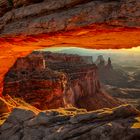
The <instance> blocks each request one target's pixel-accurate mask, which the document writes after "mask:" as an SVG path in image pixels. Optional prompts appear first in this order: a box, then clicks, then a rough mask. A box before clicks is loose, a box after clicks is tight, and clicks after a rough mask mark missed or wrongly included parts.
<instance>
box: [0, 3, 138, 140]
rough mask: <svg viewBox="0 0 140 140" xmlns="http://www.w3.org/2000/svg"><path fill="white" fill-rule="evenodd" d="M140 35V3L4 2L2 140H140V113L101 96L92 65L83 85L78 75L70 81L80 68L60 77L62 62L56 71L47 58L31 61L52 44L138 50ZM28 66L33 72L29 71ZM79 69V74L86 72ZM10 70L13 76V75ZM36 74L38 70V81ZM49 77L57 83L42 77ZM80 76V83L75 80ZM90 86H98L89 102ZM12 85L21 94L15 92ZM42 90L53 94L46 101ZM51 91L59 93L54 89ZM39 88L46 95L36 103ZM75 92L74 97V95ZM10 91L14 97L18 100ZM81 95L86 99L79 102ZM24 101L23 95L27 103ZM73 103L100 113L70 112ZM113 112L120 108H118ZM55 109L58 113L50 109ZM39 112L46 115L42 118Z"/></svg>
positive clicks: (0, 8)
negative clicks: (85, 90) (35, 51)
mask: <svg viewBox="0 0 140 140" xmlns="http://www.w3.org/2000/svg"><path fill="white" fill-rule="evenodd" d="M139 35H140V2H139V1H138V0H119V1H116V0H95V1H94V0H21V1H18V0H1V1H0V106H1V109H0V139H2V140H13V139H14V140H15V139H16V140H24V139H25V140H45V139H47V140H48V139H50V140H55V139H64V140H66V139H73V140H78V139H80V140H82V139H87V140H88V139H95V140H96V139H101V140H102V139H107V140H108V139H109V140H112V139H114V140H115V139H122V140H137V139H140V135H139V132H140V129H139V128H140V119H139V118H140V114H139V111H138V110H136V109H135V108H134V107H132V106H130V105H120V103H119V101H116V99H114V98H112V97H110V96H109V95H107V94H106V93H104V91H102V90H101V86H100V83H99V81H98V77H96V66H95V65H93V64H88V67H87V64H86V65H85V66H84V67H82V72H83V73H84V74H80V77H81V76H82V78H81V79H80V78H79V77H78V76H79V75H77V77H75V76H72V78H73V79H67V78H68V77H70V74H73V73H74V71H73V70H75V71H77V72H78V73H79V72H80V70H79V69H78V68H77V67H76V69H73V68H72V69H71V71H65V70H63V69H61V70H62V71H58V69H59V68H60V65H58V62H57V65H51V64H54V62H53V63H48V64H47V63H46V62H45V61H42V60H44V58H42V57H39V58H38V60H35V61H36V62H35V63H30V62H32V59H31V58H30V56H29V55H30V53H31V52H32V51H33V50H35V49H41V48H46V47H52V46H59V47H60V46H79V47H83V48H96V49H105V48H106V49H107V48H115V49H119V48H131V47H137V46H139V45H140V39H139ZM21 57H23V58H21ZM64 58H65V57H64ZM34 59H35V58H34ZM55 59H58V57H57V58H55ZM61 59H62V58H61ZM26 60H28V62H29V63H27V61H26ZM53 61H54V60H53ZM71 61H72V60H71ZM74 61H75V60H74ZM51 62H52V60H51ZM63 62H64V60H63ZM78 62H79V60H78ZM19 63H21V64H23V67H18V66H19V65H18V64H19ZM44 63H45V64H46V65H45V68H44ZM82 63H83V62H82ZM88 63H90V62H89V61H88ZM13 64H14V65H13ZM26 64H27V65H26ZM31 64H33V65H31ZM36 64H37V66H39V69H37V70H36V71H34V69H33V67H36ZM40 64H41V65H40ZM76 65H77V63H76ZM15 66H16V67H15ZM30 66H33V67H30ZM68 66H70V65H69V64H68V65H65V68H66V67H68ZM78 66H79V63H78ZM27 67H29V69H27V70H25V69H26V68H27ZM89 67H90V68H89ZM16 68H18V71H19V72H18V71H17V69H16ZM68 68H69V67H68ZM79 68H80V69H81V67H80V66H79ZM19 69H20V70H19ZM23 69H24V71H22V70H23ZM69 69H70V68H69ZM10 70H11V72H13V73H12V74H11V75H8V74H10ZM30 71H34V73H35V75H36V76H37V77H36V76H35V75H34V74H33V73H31V72H30ZM14 72H17V73H14ZM26 72H27V73H26ZM28 72H29V73H28ZM40 72H42V73H40ZM44 73H46V74H47V75H50V77H52V78H53V79H51V78H50V77H48V76H44ZM28 74H31V75H30V76H29V77H32V78H30V79H29V78H28ZM68 74H69V75H68ZM5 76H6V77H5ZM38 76H39V77H40V76H42V77H41V79H43V78H44V80H43V81H42V80H41V81H40V78H39V77H38ZM10 77H11V78H10ZM13 77H14V78H15V79H13ZM91 77H92V78H91ZM78 78H79V79H80V80H77V79H78ZM11 79H12V80H11ZM14 80H15V81H14ZM20 80H21V81H22V83H21V82H20ZM71 81H72V82H71ZM75 82H76V83H78V84H75ZM92 82H93V83H92ZM38 83H39V85H40V86H41V87H39V86H38ZM87 83H88V85H93V86H94V88H92V87H85V88H86V89H87V88H88V89H89V90H88V92H87V93H86V95H88V94H90V93H91V94H92V96H93V98H91V97H88V96H86V97H85V96H83V93H84V94H85V92H84V91H82V90H81V87H82V88H83V86H80V85H82V84H85V85H86V84H87ZM89 83H90V84H89ZM11 85H12V86H11ZM13 85H14V86H15V87H16V88H12V87H13ZM64 85H65V86H64ZM30 86H31V87H32V88H31V89H30V88H29V87H30ZM42 86H43V87H45V88H46V89H47V91H49V90H51V92H45V93H47V96H46V95H45V97H44V90H46V89H42ZM52 86H53V87H55V88H53V89H49V87H52ZM66 87H67V88H66ZM10 88H11V89H10ZM40 88H41V89H42V91H41V92H42V94H41V95H40V97H41V99H40V97H38V98H37V99H36V98H35V96H33V95H34V92H33V90H34V89H35V91H36V92H37V93H41V92H40ZM91 88H92V90H90V89H91ZM64 89H65V90H64ZM83 89H84V88H83ZM19 90H20V91H23V90H25V92H26V94H27V95H28V96H23V94H24V93H23V92H19ZM74 90H76V92H73V91H74ZM10 91H12V92H10ZM30 91H31V92H32V93H33V94H32V97H31V96H30V98H31V100H28V99H29V92H30ZM2 93H3V95H2ZM6 93H8V94H10V96H9V95H6ZM12 93H14V94H15V95H14V96H16V97H14V96H12V95H13V94H12ZM49 93H51V96H50V95H49ZM60 93H61V94H60ZM63 93H65V94H63ZM69 93H70V94H69ZM75 93H80V94H79V95H77V96H78V97H74V95H75ZM96 93H98V94H96ZM64 95H65V96H64ZM71 95H72V96H71ZM11 96H12V97H11ZM17 97H18V98H17ZM19 97H20V98H19ZM21 97H22V98H23V97H24V98H25V99H24V100H26V101H27V102H28V103H26V102H25V101H23V100H22V98H21ZM42 97H44V98H42ZM55 97H57V98H55ZM45 99H48V100H47V101H46V100H45ZM53 99H55V100H57V102H54V101H53ZM77 99H78V100H77ZM79 99H80V100H79ZM96 99H97V100H96ZM99 99H100V100H99ZM44 100H45V101H44ZM30 101H33V102H32V103H31V102H30ZM50 101H51V103H52V104H50ZM40 102H41V103H42V104H41V103H40ZM75 102H76V104H75ZM30 103H31V104H32V105H33V106H32V105H31V104H30ZM92 103H93V104H94V106H92ZM70 104H72V105H73V106H75V107H78V108H87V109H88V110H95V111H86V110H85V109H76V108H73V107H71V108H70V106H71V105H70ZM118 105H120V106H118ZM114 106H118V107H116V108H112V107H114ZM36 107H37V108H39V109H37V108H36ZM56 107H57V108H58V109H52V108H56ZM59 107H66V108H59ZM104 107H107V108H104ZM99 108H102V109H99ZM109 108H111V109H109ZM40 109H43V110H44V109H45V110H46V109H47V110H46V111H43V112H42V111H41V110H40ZM48 109H50V110H48ZM96 109H98V110H96ZM29 134H30V135H29Z"/></svg>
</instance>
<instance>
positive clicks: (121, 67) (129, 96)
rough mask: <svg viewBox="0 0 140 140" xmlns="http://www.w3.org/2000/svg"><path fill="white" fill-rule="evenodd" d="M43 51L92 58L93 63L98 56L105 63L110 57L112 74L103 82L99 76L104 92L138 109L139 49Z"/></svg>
mask: <svg viewBox="0 0 140 140" xmlns="http://www.w3.org/2000/svg"><path fill="white" fill-rule="evenodd" d="M45 51H52V52H57V53H66V54H78V55H83V56H92V58H93V63H95V62H96V60H97V58H98V56H100V55H102V56H103V58H104V60H105V63H107V59H108V57H110V58H111V62H112V66H113V71H112V74H110V75H109V74H108V75H107V76H108V78H107V77H105V78H106V79H107V80H106V79H105V80H103V78H102V77H103V76H100V80H101V82H102V83H103V86H104V88H105V90H106V91H107V92H108V93H110V94H111V95H112V96H114V97H117V98H119V99H121V100H123V101H125V102H127V103H131V104H133V105H134V106H136V107H137V108H138V109H140V47H138V48H132V49H121V50H114V49H113V50H111V49H109V50H96V49H95V50H94V49H84V48H77V47H71V48H70V47H66V48H64V47H62V48H57V47H56V48H50V49H45ZM109 73H110V72H109Z"/></svg>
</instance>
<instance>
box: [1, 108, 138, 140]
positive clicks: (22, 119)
mask: <svg viewBox="0 0 140 140" xmlns="http://www.w3.org/2000/svg"><path fill="white" fill-rule="evenodd" d="M139 115H140V112H139V111H137V110H135V109H134V108H133V107H131V106H130V105H122V106H119V107H117V108H114V109H112V110H111V109H107V108H104V109H100V110H96V111H91V112H87V111H86V110H84V109H76V108H66V109H63V108H60V109H56V110H55V109H54V110H47V111H44V112H40V113H39V114H35V113H34V112H32V111H30V110H25V109H20V108H15V109H14V110H13V112H12V113H11V114H10V115H9V117H8V119H7V120H6V121H5V123H4V124H3V125H2V126H1V127H0V139H1V140H69V139H70V140H84V139H86V140H112V139H114V140H119V139H121V140H136V138H137V139H139V138H140V133H139V132H140V129H139V128H134V127H133V125H134V123H139V122H137V121H136V120H135V117H136V116H139Z"/></svg>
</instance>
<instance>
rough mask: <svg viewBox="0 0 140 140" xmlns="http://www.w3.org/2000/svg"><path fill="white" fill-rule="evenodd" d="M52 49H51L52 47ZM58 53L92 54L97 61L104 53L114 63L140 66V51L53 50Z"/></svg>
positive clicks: (72, 48) (74, 48) (73, 48)
mask: <svg viewBox="0 0 140 140" xmlns="http://www.w3.org/2000/svg"><path fill="white" fill-rule="evenodd" d="M50 51H51V49H50ZM53 51H55V52H58V53H66V54H79V55H86V56H92V57H93V61H94V62H95V61H96V59H97V57H98V56H99V55H103V56H104V58H105V59H106V60H107V59H108V57H110V58H111V60H112V62H113V64H117V65H125V66H134V67H135V66H140V54H139V53H136V54H135V53H130V52H129V53H127V52H120V50H119V51H117V50H96V49H95V50H93V49H84V48H76V47H71V48H63V49H58V50H57V49H56V50H53Z"/></svg>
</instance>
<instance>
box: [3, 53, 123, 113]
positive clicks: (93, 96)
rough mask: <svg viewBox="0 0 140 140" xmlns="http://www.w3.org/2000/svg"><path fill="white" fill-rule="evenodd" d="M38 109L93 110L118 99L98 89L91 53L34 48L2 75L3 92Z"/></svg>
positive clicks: (118, 103)
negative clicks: (82, 54)
mask: <svg viewBox="0 0 140 140" xmlns="http://www.w3.org/2000/svg"><path fill="white" fill-rule="evenodd" d="M7 94H8V95H10V96H12V97H20V98H23V99H24V100H25V101H26V102H28V103H30V104H31V105H33V106H35V107H37V108H39V109H42V110H44V109H52V108H59V107H69V106H74V107H78V108H85V109H87V110H95V109H100V108H103V107H109V108H112V107H114V106H118V105H120V104H121V103H120V102H119V101H117V100H115V99H113V98H112V97H110V96H108V95H107V94H106V93H104V92H103V91H102V89H101V86H100V82H99V80H98V75H97V67H96V65H95V64H93V62H92V57H89V56H78V55H68V54H59V53H51V52H43V51H35V52H33V53H32V54H30V55H28V56H27V57H23V58H19V59H18V60H17V61H16V63H15V64H14V65H13V67H12V68H11V69H10V70H9V71H8V73H7V74H6V75H5V79H4V89H3V95H4V96H5V95H7Z"/></svg>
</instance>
